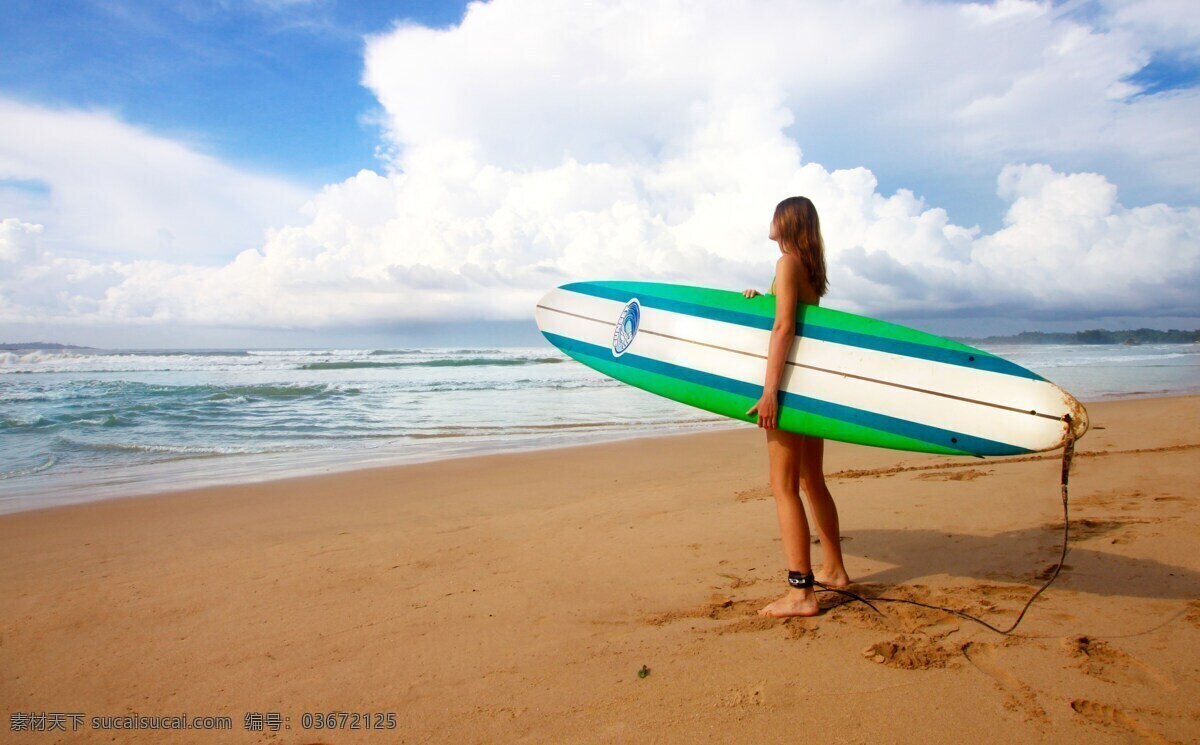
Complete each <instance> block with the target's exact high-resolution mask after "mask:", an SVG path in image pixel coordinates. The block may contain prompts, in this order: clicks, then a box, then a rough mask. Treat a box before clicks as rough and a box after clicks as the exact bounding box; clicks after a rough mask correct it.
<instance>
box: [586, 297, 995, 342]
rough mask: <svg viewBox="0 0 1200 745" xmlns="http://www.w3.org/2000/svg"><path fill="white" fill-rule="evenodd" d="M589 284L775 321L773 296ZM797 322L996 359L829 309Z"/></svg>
mask: <svg viewBox="0 0 1200 745" xmlns="http://www.w3.org/2000/svg"><path fill="white" fill-rule="evenodd" d="M588 284H591V285H596V286H599V287H609V288H612V289H614V290H621V291H623V292H629V293H632V294H634V295H637V294H639V293H641V294H647V295H655V296H657V297H662V298H669V299H671V300H675V301H679V302H685V303H694V304H696V305H700V306H704V307H707V308H717V309H720V310H727V311H731V312H734V313H746V314H749V315H755V316H761V317H763V318H772V319H773V318H775V300H776V297H775V296H774V295H757V296H755V297H752V298H747V297H746V296H744V295H742V294H741V293H740V292H733V291H731V290H717V289H713V288H710V287H692V286H688V285H673V284H666V283H663V282H634V281H629V282H626V281H622V280H616V281H613V280H598V281H590V282H588ZM796 321H797V323H798V324H800V323H803V324H813V325H815V326H824V327H825V328H831V329H837V330H839V331H850V332H853V333H856V334H867V335H870V336H876V337H879V338H882V339H894V340H896V341H905V342H910V343H913V344H924V345H925V346H930V347H938V348H940V349H950V350H954V351H957V352H966V353H968V354H973V355H976V356H986V357H995V356H996V355H993V354H991V353H990V352H986V351H984V350H982V349H976V348H975V347H971V346H968V345H966V344H963V343H961V342H957V341H954V340H953V339H947V338H945V337H942V336H936V335H934V334H930V333H926V332H924V331H918V330H917V329H912V328H908V327H906V326H900V325H897V324H894V323H889V322H887V321H880V320H878V319H875V318H867V317H866V316H860V315H856V314H854V313H846V312H844V311H840V310H834V309H832V308H822V307H821V306H819V305H808V306H804V307H803V308H801V310H800V313H799V314H798V315H797V316H796Z"/></svg>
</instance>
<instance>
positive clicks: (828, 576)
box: [817, 569, 850, 587]
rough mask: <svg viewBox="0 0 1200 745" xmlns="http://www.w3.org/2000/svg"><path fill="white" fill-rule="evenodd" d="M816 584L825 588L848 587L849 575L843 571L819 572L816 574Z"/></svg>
mask: <svg viewBox="0 0 1200 745" xmlns="http://www.w3.org/2000/svg"><path fill="white" fill-rule="evenodd" d="M817 582H819V583H821V584H822V585H825V586H826V587H849V586H850V575H848V574H846V570H845V569H838V570H835V571H830V572H826V571H821V572H818V573H817Z"/></svg>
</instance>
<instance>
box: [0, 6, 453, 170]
mask: <svg viewBox="0 0 1200 745" xmlns="http://www.w3.org/2000/svg"><path fill="white" fill-rule="evenodd" d="M465 6H466V4H465V3H460V2H369V1H368V2H335V1H333V0H312V2H305V1H304V0H293V1H291V2H289V1H288V0H281V1H279V2H267V1H263V2H205V1H204V0H180V1H177V2H162V1H161V0H144V1H123V0H111V1H101V0H93V1H88V0H82V1H76V2H52V3H48V2H44V1H39V0H13V1H12V2H6V3H5V11H4V14H5V21H4V23H3V24H0V48H2V49H4V56H5V62H4V64H3V65H0V90H2V91H4V92H5V93H7V94H8V95H12V96H16V97H18V98H22V99H25V100H27V101H33V102H38V103H43V104H48V105H52V106H58V107H80V108H95V107H99V108H103V109H108V110H111V111H115V112H118V113H119V115H120V116H121V118H122V119H123V120H125V121H127V122H129V123H132V124H138V125H143V126H145V127H147V128H149V129H151V130H153V131H155V132H158V133H161V134H164V135H167V136H170V137H176V138H179V139H183V140H186V141H188V142H192V143H195V144H196V145H197V146H198V147H199V148H201V149H203V150H205V151H208V152H211V153H215V154H219V155H220V156H221V157H223V158H225V159H227V160H229V161H231V162H233V163H237V164H240V165H242V166H245V167H249V168H257V169H265V170H269V171H272V172H275V173H278V174H281V175H283V176H286V177H288V178H291V179H294V180H296V181H297V182H300V183H305V184H309V185H311V186H313V187H314V188H319V187H320V186H322V185H323V184H326V183H330V182H333V181H337V180H340V179H343V178H346V177H347V176H351V175H353V174H354V173H355V172H356V171H358V170H359V169H360V168H377V167H378V163H377V161H376V159H375V147H376V145H377V144H378V142H379V132H378V130H377V128H376V127H375V126H374V125H373V124H371V121H372V120H373V119H375V118H377V117H378V103H377V102H376V100H375V98H374V96H372V95H371V93H370V91H368V90H367V89H366V88H364V87H363V86H362V85H361V84H360V82H359V81H360V78H361V76H362V66H363V59H362V53H363V37H364V36H365V35H367V34H372V33H379V32H383V31H386V30H387V29H389V28H391V27H392V26H393V24H395V23H397V22H402V21H408V22H414V23H420V24H423V25H426V26H433V27H442V26H448V25H452V24H454V23H457V22H458V21H459V20H460V19H461V18H462V14H463V10H464V8H465Z"/></svg>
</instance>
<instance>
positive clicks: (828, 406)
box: [542, 297, 1032, 455]
mask: <svg viewBox="0 0 1200 745" xmlns="http://www.w3.org/2000/svg"><path fill="white" fill-rule="evenodd" d="M639 300H640V297H639ZM542 335H544V336H545V337H546V339H547V340H548V341H549V342H550V343H551V344H553V345H554V346H556V347H558V348H559V349H561V350H563V351H564V352H578V353H579V354H585V355H588V356H589V357H598V358H600V359H603V360H605V361H608V362H617V363H619V364H622V365H628V366H630V367H634V368H637V369H640V370H646V371H648V372H654V373H658V374H660V375H667V376H669V377H672V378H677V379H679V380H686V381H688V382H691V383H696V384H698V385H703V386H707V387H709V388H715V389H717V390H721V391H726V392H728V393H734V394H737V395H740V396H745V397H746V398H751V399H757V398H760V397H761V396H762V392H763V387H762V386H761V385H755V384H753V383H747V382H746V381H744V380H737V379H735V378H728V377H725V376H724V375H716V374H714V373H709V372H704V371H703V370H696V369H695V368H691V367H684V366H682V365H675V364H672V363H670V362H663V361H662V360H656V359H652V358H650V357H642V356H640V355H636V354H632V353H630V352H625V353H624V354H622V355H621V356H620V357H613V354H612V349H610V348H608V347H601V346H599V345H596V344H589V343H588V342H585V341H580V340H579V339H572V338H570V337H567V336H560V335H558V334H554V333H551V332H549V331H542ZM781 404H782V405H783V406H786V407H788V408H790V409H794V410H797V411H807V412H810V413H812V414H817V415H819V416H825V417H829V418H831V419H839V420H841V421H844V422H850V423H852V424H859V425H862V426H864V427H870V428H871V429H877V430H879V431H881V432H888V433H890V434H894V435H900V436H903V437H909V438H912V439H914V440H920V441H922V442H928V443H930V444H933V445H938V446H940V447H946V448H956V449H959V450H963V451H965V452H968V453H977V454H979V455H1021V454H1023V453H1029V452H1032V451H1030V450H1028V449H1027V448H1022V447H1018V446H1016V445H1010V444H1008V443H1006V442H999V441H997V440H989V439H988V438H986V437H976V436H974V435H968V434H964V433H962V432H955V431H954V430H949V429H943V428H941V427H934V426H933V425H930V424H921V423H920V422H914V421H911V420H909V419H901V418H899V417H894V416H888V415H887V414H879V413H876V412H873V411H867V410H865V409H858V408H855V407H853V406H845V405H843V404H835V403H832V402H830V401H823V400H821V399H818V398H811V397H809V396H802V395H800V394H798V393H792V392H790V391H783V397H782V401H781ZM952 440H953V442H952Z"/></svg>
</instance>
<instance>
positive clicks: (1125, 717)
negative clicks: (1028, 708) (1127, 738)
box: [1071, 699, 1170, 743]
mask: <svg viewBox="0 0 1200 745" xmlns="http://www.w3.org/2000/svg"><path fill="white" fill-rule="evenodd" d="M1071 708H1072V709H1074V710H1075V713H1077V714H1079V715H1080V716H1082V717H1083V718H1084V719H1087V720H1088V721H1089V722H1092V723H1094V724H1098V725H1100V726H1101V727H1119V728H1120V729H1124V730H1127V731H1129V732H1133V733H1134V734H1136V735H1140V736H1141V737H1144V738H1145V739H1146V740H1148V741H1149V742H1154V743H1169V742H1170V740H1168V739H1167V738H1165V737H1163V736H1162V735H1160V734H1158V733H1157V732H1155V731H1154V730H1152V729H1150V728H1149V727H1147V726H1146V725H1144V724H1142V723H1141V722H1139V721H1138V720H1137V719H1134V718H1133V717H1132V716H1130V715H1129V714H1126V713H1125V712H1124V711H1122V710H1121V709H1119V708H1117V707H1115V706H1109V705H1108V704H1101V703H1098V702H1096V701H1088V700H1087V699H1075V700H1073V701H1071Z"/></svg>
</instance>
